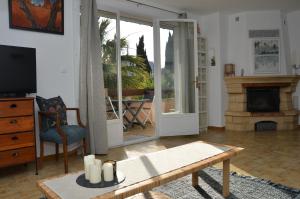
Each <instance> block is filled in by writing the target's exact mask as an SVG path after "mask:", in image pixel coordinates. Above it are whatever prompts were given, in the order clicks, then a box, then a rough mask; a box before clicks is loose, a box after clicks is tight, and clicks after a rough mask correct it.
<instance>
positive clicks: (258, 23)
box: [227, 11, 287, 75]
mask: <svg viewBox="0 0 300 199" xmlns="http://www.w3.org/2000/svg"><path fill="white" fill-rule="evenodd" d="M282 17H283V16H282V13H281V12H280V11H253V12H242V13H237V14H233V15H230V16H229V18H228V46H227V53H228V54H227V56H228V60H227V61H228V62H230V63H233V64H235V66H236V75H240V74H241V69H244V70H245V75H253V74H254V62H253V52H252V51H253V47H252V42H253V40H252V39H250V38H249V30H266V29H279V30H280V37H281V64H280V66H281V68H280V74H287V69H286V60H285V51H286V49H285V45H284V44H285V43H284V42H283V41H284V38H285V35H284V31H283V27H282ZM237 18H239V21H236V19H237Z"/></svg>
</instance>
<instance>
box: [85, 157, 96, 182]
mask: <svg viewBox="0 0 300 199" xmlns="http://www.w3.org/2000/svg"><path fill="white" fill-rule="evenodd" d="M94 160H95V155H88V156H84V172H85V179H86V180H89V179H90V167H89V165H91V164H93V163H94Z"/></svg>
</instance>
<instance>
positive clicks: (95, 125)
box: [79, 0, 108, 154]
mask: <svg viewBox="0 0 300 199" xmlns="http://www.w3.org/2000/svg"><path fill="white" fill-rule="evenodd" d="M80 26H81V27H80V34H81V40H80V91H79V93H80V95H79V106H80V113H81V116H82V120H83V122H84V123H85V124H87V127H88V130H89V134H88V143H89V149H90V152H91V153H92V154H106V153H107V150H108V141H107V125H106V106H105V93H104V80H103V69H102V63H101V46H100V35H99V25H98V17H97V4H96V0H81V16H80Z"/></svg>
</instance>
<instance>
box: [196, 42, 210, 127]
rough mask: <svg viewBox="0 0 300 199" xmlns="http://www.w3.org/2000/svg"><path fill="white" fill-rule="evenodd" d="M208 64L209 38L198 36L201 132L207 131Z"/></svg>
mask: <svg viewBox="0 0 300 199" xmlns="http://www.w3.org/2000/svg"><path fill="white" fill-rule="evenodd" d="M207 65H208V50H207V40H206V38H204V37H201V36H198V73H199V74H198V89H199V129H200V132H203V131H207V127H208V113H207Z"/></svg>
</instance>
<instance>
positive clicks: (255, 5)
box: [151, 0, 300, 15]
mask: <svg viewBox="0 0 300 199" xmlns="http://www.w3.org/2000/svg"><path fill="white" fill-rule="evenodd" d="M151 2H153V3H158V4H160V5H163V6H168V7H173V8H176V9H179V10H184V11H189V12H194V13H198V14H201V15H203V14H209V13H213V12H217V11H221V12H226V13H237V12H242V11H250V10H251V11H256V10H282V11H286V12H290V11H294V10H300V0H151Z"/></svg>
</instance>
